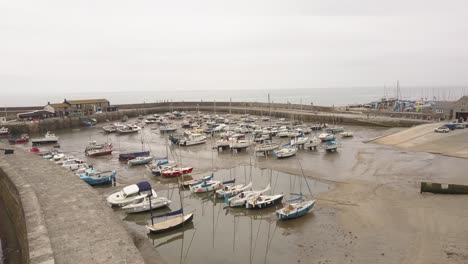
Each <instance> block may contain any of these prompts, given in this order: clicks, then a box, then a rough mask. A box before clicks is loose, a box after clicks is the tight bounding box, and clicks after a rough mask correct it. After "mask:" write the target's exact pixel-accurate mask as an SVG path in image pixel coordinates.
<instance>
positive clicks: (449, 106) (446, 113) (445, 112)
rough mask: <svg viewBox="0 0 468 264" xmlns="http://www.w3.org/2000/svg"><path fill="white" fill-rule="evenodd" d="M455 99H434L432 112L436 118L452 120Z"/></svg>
mask: <svg viewBox="0 0 468 264" xmlns="http://www.w3.org/2000/svg"><path fill="white" fill-rule="evenodd" d="M454 104H455V102H454V101H434V104H433V106H432V114H433V115H434V118H438V119H440V120H450V119H452V118H453V106H454Z"/></svg>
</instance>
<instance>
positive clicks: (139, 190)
mask: <svg viewBox="0 0 468 264" xmlns="http://www.w3.org/2000/svg"><path fill="white" fill-rule="evenodd" d="M147 196H152V197H157V196H158V195H157V194H156V192H155V191H154V190H153V189H152V188H151V184H150V183H149V182H147V181H143V182H139V183H137V184H132V185H129V186H126V187H124V188H123V189H122V190H121V191H118V192H115V193H113V194H111V195H109V196H108V197H107V202H108V203H109V204H110V205H112V206H120V207H122V206H125V205H128V204H131V203H133V202H135V201H138V200H140V199H142V198H144V197H147Z"/></svg>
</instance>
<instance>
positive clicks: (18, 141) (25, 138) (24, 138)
mask: <svg viewBox="0 0 468 264" xmlns="http://www.w3.org/2000/svg"><path fill="white" fill-rule="evenodd" d="M8 142H10V144H23V143H27V142H29V136H28V134H22V135H21V136H20V137H17V138H9V139H8Z"/></svg>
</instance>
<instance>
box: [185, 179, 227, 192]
mask: <svg viewBox="0 0 468 264" xmlns="http://www.w3.org/2000/svg"><path fill="white" fill-rule="evenodd" d="M222 187H223V183H222V182H221V181H214V180H209V181H205V182H202V183H201V184H197V185H190V186H189V188H190V191H191V192H192V193H204V192H211V191H216V190H218V189H220V188H222Z"/></svg>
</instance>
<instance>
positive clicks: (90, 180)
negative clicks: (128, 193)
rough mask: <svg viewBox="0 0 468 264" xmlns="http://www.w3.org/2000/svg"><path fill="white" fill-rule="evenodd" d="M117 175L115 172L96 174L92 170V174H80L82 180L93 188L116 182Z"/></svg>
mask: <svg viewBox="0 0 468 264" xmlns="http://www.w3.org/2000/svg"><path fill="white" fill-rule="evenodd" d="M116 174H117V173H116V172H115V171H103V172H96V171H94V170H92V171H91V172H85V173H82V174H80V179H81V180H83V181H84V182H86V183H87V184H89V185H91V186H96V185H104V184H109V183H112V182H115V180H116Z"/></svg>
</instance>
